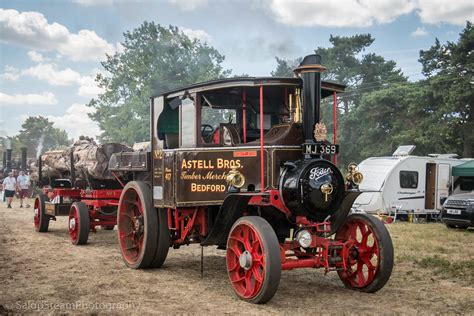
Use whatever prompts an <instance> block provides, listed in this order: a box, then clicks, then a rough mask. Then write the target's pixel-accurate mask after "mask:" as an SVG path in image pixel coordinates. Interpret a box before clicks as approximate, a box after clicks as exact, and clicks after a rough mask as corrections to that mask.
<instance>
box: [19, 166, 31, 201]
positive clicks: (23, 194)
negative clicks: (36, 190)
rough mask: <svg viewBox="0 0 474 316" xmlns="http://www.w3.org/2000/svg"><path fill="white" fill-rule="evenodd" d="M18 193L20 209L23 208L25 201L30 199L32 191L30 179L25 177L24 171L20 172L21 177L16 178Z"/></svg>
mask: <svg viewBox="0 0 474 316" xmlns="http://www.w3.org/2000/svg"><path fill="white" fill-rule="evenodd" d="M16 183H17V186H18V191H19V192H20V207H23V199H25V198H27V197H28V192H29V191H30V177H28V176H27V175H25V172H24V171H20V175H19V176H18V177H17V178H16Z"/></svg>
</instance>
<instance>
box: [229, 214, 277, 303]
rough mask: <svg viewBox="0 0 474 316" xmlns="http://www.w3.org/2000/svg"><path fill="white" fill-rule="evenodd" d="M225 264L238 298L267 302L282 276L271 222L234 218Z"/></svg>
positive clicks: (253, 218)
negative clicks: (235, 219)
mask: <svg viewBox="0 0 474 316" xmlns="http://www.w3.org/2000/svg"><path fill="white" fill-rule="evenodd" d="M226 263H227V271H228V274H229V278H230V282H231V284H232V287H233V289H234V291H235V293H236V294H237V296H238V297H239V298H241V299H242V300H245V301H249V302H251V303H257V304H259V303H265V302H267V301H269V300H270V299H271V298H272V297H273V295H275V292H276V291H277V289H278V284H279V282H280V276H281V258H280V246H279V244H278V239H277V237H276V234H275V232H274V231H273V228H272V227H271V226H270V224H269V223H268V222H267V221H266V220H265V219H263V218H261V217H258V216H246V217H242V218H240V219H239V220H237V221H236V222H235V224H234V225H233V226H232V229H231V231H230V234H229V238H228V240H227V255H226Z"/></svg>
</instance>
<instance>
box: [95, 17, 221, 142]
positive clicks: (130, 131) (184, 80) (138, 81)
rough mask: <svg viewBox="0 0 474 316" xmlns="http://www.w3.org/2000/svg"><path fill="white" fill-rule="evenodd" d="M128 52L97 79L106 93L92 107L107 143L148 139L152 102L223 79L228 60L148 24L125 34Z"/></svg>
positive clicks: (194, 41) (174, 31)
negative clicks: (166, 94)
mask: <svg viewBox="0 0 474 316" xmlns="http://www.w3.org/2000/svg"><path fill="white" fill-rule="evenodd" d="M122 45H123V47H124V51H123V52H121V53H116V54H115V55H113V56H107V61H105V62H103V63H102V66H103V67H104V69H105V70H106V71H107V72H108V74H109V75H107V76H105V75H101V74H99V75H98V76H97V78H96V81H97V82H98V84H99V86H100V87H102V88H104V89H105V92H104V93H103V94H101V95H99V97H98V99H94V100H92V101H91V102H90V103H89V104H88V105H89V106H91V107H94V108H95V109H96V111H95V113H93V114H91V118H92V119H93V120H95V121H97V122H98V123H99V126H100V128H101V129H102V130H103V133H102V134H101V136H100V137H99V138H100V140H102V141H120V142H127V143H129V144H132V143H134V142H137V141H146V140H148V139H149V123H148V122H149V98H150V97H151V96H152V95H157V94H160V93H162V92H164V91H166V90H170V89H174V88H178V87H180V86H185V85H188V84H192V83H196V82H201V81H207V80H212V79H217V78H223V77H226V76H228V75H229V74H230V71H228V70H224V69H223V68H222V65H221V64H222V62H223V61H224V56H223V55H221V54H220V53H219V52H218V51H217V50H216V49H214V48H213V47H210V46H208V44H207V43H203V42H201V41H199V40H197V39H190V38H189V37H188V36H186V35H185V34H184V33H183V32H181V31H180V30H179V29H178V28H177V27H175V26H169V27H163V26H161V25H159V24H155V23H154V22H144V23H143V24H142V25H140V26H139V27H138V28H136V29H134V30H133V31H131V32H130V31H128V32H125V33H124V42H123V43H122Z"/></svg>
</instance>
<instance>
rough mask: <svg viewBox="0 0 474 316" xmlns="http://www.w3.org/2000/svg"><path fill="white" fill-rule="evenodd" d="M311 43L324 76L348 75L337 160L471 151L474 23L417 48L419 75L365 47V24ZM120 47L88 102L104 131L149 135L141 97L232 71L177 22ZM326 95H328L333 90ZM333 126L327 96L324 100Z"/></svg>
mask: <svg viewBox="0 0 474 316" xmlns="http://www.w3.org/2000/svg"><path fill="white" fill-rule="evenodd" d="M329 41H330V44H331V45H330V47H327V48H324V47H317V48H315V52H316V53H318V54H320V55H321V56H322V60H323V64H324V66H326V67H327V68H328V71H326V72H325V73H324V74H323V80H329V81H334V82H337V83H342V84H345V85H347V90H346V93H344V94H341V95H340V96H339V98H338V117H339V121H338V123H339V124H338V135H339V136H338V138H339V143H340V144H341V158H342V162H343V163H347V162H350V161H361V160H362V159H364V158H366V157H370V156H380V155H390V154H391V153H392V152H393V151H394V150H395V149H396V148H397V147H398V146H399V145H403V144H413V145H416V146H417V151H416V154H418V155H426V154H429V153H448V152H449V153H457V154H459V155H460V156H463V157H472V155H473V144H474V133H473V131H474V123H473V116H474V113H473V111H474V110H473V90H472V89H473V81H474V77H473V72H472V67H473V65H474V53H473V50H474V32H473V29H472V24H471V23H470V22H467V24H466V27H465V28H464V29H463V31H462V32H461V33H460V37H459V39H458V41H457V42H447V43H444V44H441V43H440V42H439V41H438V40H436V41H435V43H434V44H433V45H432V46H431V47H430V48H429V49H428V50H422V51H420V55H419V62H420V63H421V65H422V69H423V71H422V72H423V75H424V78H423V79H421V80H418V81H413V80H409V77H408V76H406V75H405V74H404V73H403V72H402V71H401V70H400V69H399V68H398V67H397V64H396V63H395V62H394V61H392V60H386V59H384V58H383V57H382V56H380V55H377V54H375V53H366V50H367V48H369V47H370V45H371V44H372V43H373V42H374V38H373V37H372V36H371V35H370V34H360V35H354V36H331V37H330V39H329ZM123 46H124V48H125V49H124V51H123V52H122V53H117V54H115V55H114V56H108V58H107V60H106V61H105V62H103V63H102V66H103V67H104V69H105V70H106V71H107V72H108V73H109V74H110V76H103V75H99V76H98V77H97V82H98V84H99V85H100V86H101V87H103V88H104V89H105V93H103V94H102V95H100V96H99V98H97V99H94V100H92V101H91V102H90V103H89V106H91V107H94V108H95V109H96V112H95V113H94V114H92V116H91V117H92V118H93V119H94V120H95V121H97V122H98V124H99V126H100V127H101V129H102V130H103V133H102V135H101V136H100V138H101V140H102V141H125V142H128V143H133V142H136V141H144V140H148V138H149V136H148V133H149V131H148V128H149V127H148V123H147V122H148V120H149V97H150V96H151V95H157V94H160V93H162V92H164V91H166V90H169V89H173V88H177V87H180V86H184V85H187V84H192V83H196V82H202V81H206V80H211V79H218V78H225V77H228V76H230V73H231V72H230V70H226V69H224V68H223V66H222V62H223V61H224V56H223V55H222V54H220V53H219V52H218V51H217V50H216V49H215V48H213V47H211V46H209V45H208V44H207V43H203V42H201V41H199V40H197V39H190V38H189V37H187V36H186V35H184V34H183V33H182V32H181V31H180V30H179V29H178V28H176V27H173V26H169V27H164V26H161V25H159V24H155V23H153V22H144V23H143V24H142V25H141V26H140V27H138V28H137V29H135V30H133V31H131V32H126V33H125V34H124V43H123ZM300 61H301V58H296V59H292V60H288V59H283V58H279V57H276V62H277V66H276V69H275V70H274V71H273V72H272V73H271V75H272V76H280V77H282V76H283V77H284V76H293V69H294V68H295V67H296V66H297V65H298V63H299V62H300ZM331 101H332V100H331ZM322 108H323V118H324V119H325V122H326V124H327V125H329V126H328V130H332V119H331V118H332V106H330V105H329V104H327V106H323V107H322Z"/></svg>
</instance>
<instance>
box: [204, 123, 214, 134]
mask: <svg viewBox="0 0 474 316" xmlns="http://www.w3.org/2000/svg"><path fill="white" fill-rule="evenodd" d="M202 133H205V134H208V135H209V134H212V133H214V127H212V125H209V124H202V125H201V134H202Z"/></svg>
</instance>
